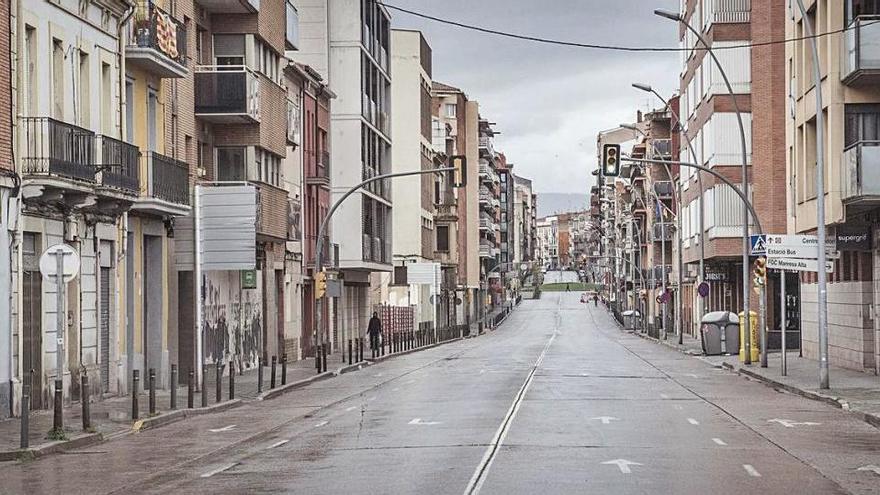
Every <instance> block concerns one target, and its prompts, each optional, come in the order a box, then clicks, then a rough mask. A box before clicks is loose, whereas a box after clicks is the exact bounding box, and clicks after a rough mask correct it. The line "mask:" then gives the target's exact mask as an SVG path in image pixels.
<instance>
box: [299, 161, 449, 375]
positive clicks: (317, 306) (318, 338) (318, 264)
mask: <svg viewBox="0 0 880 495" xmlns="http://www.w3.org/2000/svg"><path fill="white" fill-rule="evenodd" d="M456 170H457V167H443V168H434V169H428V170H415V171H411V172H397V173H394V174H384V175H377V176H375V177H371V178H369V179H367V180H365V181H363V182H361V183H360V184H357V185H355V186H353V187H351V188H349V189H348V191H346V192H345V194H343V195H342V197H340V198H339V199H338V200H336V202H335V203H333V206H331V207H330V210H329V211H328V212H327V215H326V216H325V217H324V219H323V220H321V225H320V226H319V227H318V239H317V241H316V242H315V272H314V273H315V275H314V276H313V278H314V279H315V280H317V274H318V273H320V272H322V271H324V264H323V262H324V260H323V259H322V254H323V252H324V233H325V232H327V226H328V224H329V223H330V219H331V218H332V217H333V214H334V213H336V210H337V209H339V207H340V206H341V205H342V203H343V202H344V201H345V200H346V199H348V197H349V196H351V195H352V194H354V193H355V192H357V191H358V190H360V189H361V188H362V187H364V186H366V185H368V184H371V183H373V182H378V181H380V180H386V179H395V178H397V177H409V176H412V175H428V174H437V173H443V172H455V171H456ZM315 289H316V292H315V295H316V297H315V300H314V310H315V312H314V315H315V333H314V335H315V342H316V343H319V345H322V346H323V345H324V342H325V340H326V339H325V335H324V332H322V331H321V327H322V323H323V322H322V321H321V316H322V315H321V311H323V306H322V304H321V301H322V300H323V297H321V298H319V297H317V286H316V287H315ZM352 333H357V335H360V333H361V329H358V330H357V331H356V332H352ZM322 353H323V351H322V350H321V348H319V349H318V352H316V353H315V368H316V369H317V370H318V372H319V373H320V372H321V370H322V369H323V370H324V371H326V364H327V363H326V362H324V363H323V365H322V363H321V354H322Z"/></svg>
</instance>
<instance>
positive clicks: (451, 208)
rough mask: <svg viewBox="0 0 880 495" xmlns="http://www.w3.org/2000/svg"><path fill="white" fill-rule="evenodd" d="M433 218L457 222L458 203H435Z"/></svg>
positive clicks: (440, 220)
mask: <svg viewBox="0 0 880 495" xmlns="http://www.w3.org/2000/svg"><path fill="white" fill-rule="evenodd" d="M434 220H436V221H438V222H457V221H458V205H456V204H455V203H443V204H439V205H437V207H436V213H435V214H434Z"/></svg>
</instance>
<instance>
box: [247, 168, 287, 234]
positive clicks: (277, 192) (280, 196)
mask: <svg viewBox="0 0 880 495" xmlns="http://www.w3.org/2000/svg"><path fill="white" fill-rule="evenodd" d="M254 185H255V186H256V187H257V237H258V238H260V237H263V238H270V239H271V240H286V239H287V234H288V232H287V220H288V202H287V191H286V190H284V189H282V188H280V187H276V186H273V185H270V184H265V183H262V182H257V183H254Z"/></svg>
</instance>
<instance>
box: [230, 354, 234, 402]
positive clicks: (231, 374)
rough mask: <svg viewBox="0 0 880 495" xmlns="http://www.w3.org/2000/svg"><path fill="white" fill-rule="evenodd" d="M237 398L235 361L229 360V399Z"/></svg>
mask: <svg viewBox="0 0 880 495" xmlns="http://www.w3.org/2000/svg"><path fill="white" fill-rule="evenodd" d="M234 398H235V362H234V361H229V400H232V399H234Z"/></svg>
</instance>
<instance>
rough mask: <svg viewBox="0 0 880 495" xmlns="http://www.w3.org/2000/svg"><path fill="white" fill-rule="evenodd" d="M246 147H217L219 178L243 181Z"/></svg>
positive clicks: (220, 179)
mask: <svg viewBox="0 0 880 495" xmlns="http://www.w3.org/2000/svg"><path fill="white" fill-rule="evenodd" d="M245 178H246V176H245V170H244V148H217V180H218V181H221V182H223V181H243V180H245Z"/></svg>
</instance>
